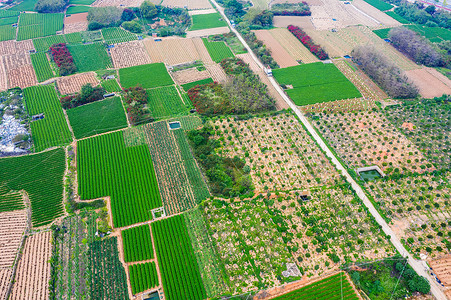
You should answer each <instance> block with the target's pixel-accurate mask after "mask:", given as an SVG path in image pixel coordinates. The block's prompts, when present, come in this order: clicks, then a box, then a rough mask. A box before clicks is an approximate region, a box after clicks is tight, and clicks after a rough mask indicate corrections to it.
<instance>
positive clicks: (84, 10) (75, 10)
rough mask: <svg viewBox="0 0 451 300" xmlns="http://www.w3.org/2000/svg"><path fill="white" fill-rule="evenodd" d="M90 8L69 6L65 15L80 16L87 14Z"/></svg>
mask: <svg viewBox="0 0 451 300" xmlns="http://www.w3.org/2000/svg"><path fill="white" fill-rule="evenodd" d="M90 8H91V7H89V6H85V5H80V6H69V7H68V8H67V11H66V14H67V15H74V14H80V13H87V12H88V11H89V9H90Z"/></svg>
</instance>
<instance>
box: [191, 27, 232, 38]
mask: <svg viewBox="0 0 451 300" xmlns="http://www.w3.org/2000/svg"><path fill="white" fill-rule="evenodd" d="M228 32H230V28H229V27H217V28H210V29H201V30H193V31H188V32H187V33H186V37H187V38H195V37H207V36H210V35H215V34H223V33H228Z"/></svg>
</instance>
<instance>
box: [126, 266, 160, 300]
mask: <svg viewBox="0 0 451 300" xmlns="http://www.w3.org/2000/svg"><path fill="white" fill-rule="evenodd" d="M129 272H130V282H131V286H132V292H133V294H137V293H139V292H143V291H145V290H149V289H151V288H154V287H156V286H158V277H157V269H156V266H155V263H154V262H147V263H143V264H134V265H131V266H129Z"/></svg>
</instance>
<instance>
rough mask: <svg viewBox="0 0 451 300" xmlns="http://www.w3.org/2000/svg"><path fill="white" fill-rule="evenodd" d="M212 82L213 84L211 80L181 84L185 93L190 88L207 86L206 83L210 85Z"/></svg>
mask: <svg viewBox="0 0 451 300" xmlns="http://www.w3.org/2000/svg"><path fill="white" fill-rule="evenodd" d="M212 82H213V79H211V78H207V79H201V80H198V81H194V82H190V83H187V84H183V85H182V88H183V89H184V90H185V91H188V90H189V89H190V88H193V87H195V86H196V85H202V84H207V83H212Z"/></svg>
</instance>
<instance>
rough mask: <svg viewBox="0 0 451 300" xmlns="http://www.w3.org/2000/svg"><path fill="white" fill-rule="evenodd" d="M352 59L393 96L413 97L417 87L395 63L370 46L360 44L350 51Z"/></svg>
mask: <svg viewBox="0 0 451 300" xmlns="http://www.w3.org/2000/svg"><path fill="white" fill-rule="evenodd" d="M351 54H352V56H353V57H352V59H353V60H354V62H356V63H357V64H358V65H359V66H360V67H361V68H362V70H363V71H364V72H365V73H366V74H367V75H368V76H369V77H371V79H373V80H374V81H375V82H376V83H377V84H378V85H379V86H380V87H381V88H383V89H384V90H385V91H386V92H387V94H388V95H389V96H390V97H393V98H401V99H407V98H415V97H416V96H417V95H418V88H417V87H416V86H415V85H414V84H413V83H412V82H410V81H409V79H408V78H407V76H406V75H405V74H403V73H402V71H401V69H399V68H398V67H397V66H396V65H395V64H393V63H392V62H390V61H389V60H388V59H387V58H386V57H385V56H384V55H383V54H381V53H380V52H379V51H378V50H376V49H375V48H374V47H372V46H369V45H368V46H360V47H357V48H355V49H354V50H353V51H352V53H351Z"/></svg>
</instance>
